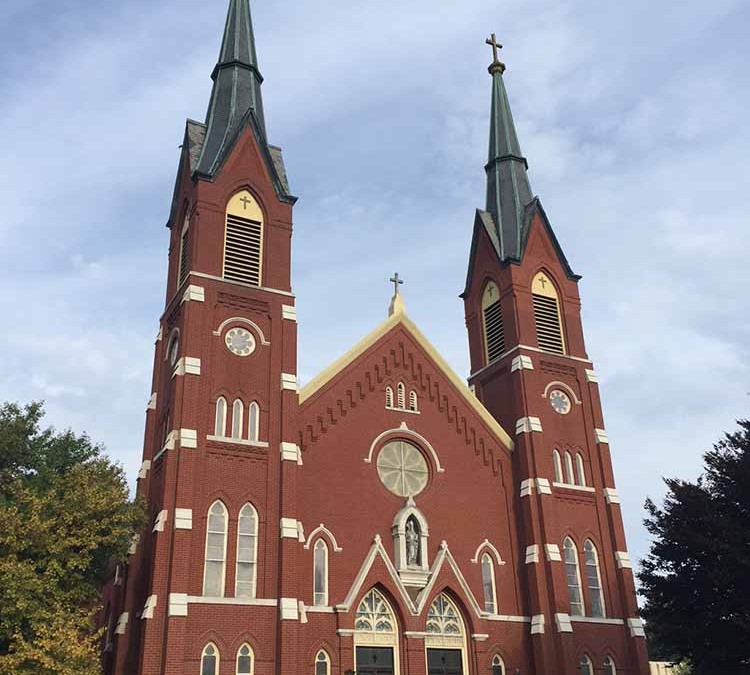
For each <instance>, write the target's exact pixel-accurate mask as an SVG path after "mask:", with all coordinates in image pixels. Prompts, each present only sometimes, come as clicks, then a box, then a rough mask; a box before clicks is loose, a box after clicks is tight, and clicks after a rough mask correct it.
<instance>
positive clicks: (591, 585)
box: [583, 539, 604, 617]
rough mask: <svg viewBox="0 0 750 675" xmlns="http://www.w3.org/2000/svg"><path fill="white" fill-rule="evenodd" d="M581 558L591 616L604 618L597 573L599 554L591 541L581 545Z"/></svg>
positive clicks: (599, 581)
mask: <svg viewBox="0 0 750 675" xmlns="http://www.w3.org/2000/svg"><path fill="white" fill-rule="evenodd" d="M583 558H584V561H585V563H586V585H587V586H588V589H589V600H591V616H595V617H603V616H604V593H603V591H602V576H601V573H600V571H599V554H598V553H597V551H596V546H594V542H592V541H591V539H587V540H586V541H585V542H584V544H583Z"/></svg>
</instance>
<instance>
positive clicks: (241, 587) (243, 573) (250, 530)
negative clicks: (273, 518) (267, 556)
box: [234, 504, 258, 598]
mask: <svg viewBox="0 0 750 675" xmlns="http://www.w3.org/2000/svg"><path fill="white" fill-rule="evenodd" d="M257 567H258V512H257V511H256V510H255V507H254V506H253V505H252V504H245V506H243V507H242V510H241V511H240V517H239V521H238V523H237V578H236V581H235V586H234V594H235V595H236V596H237V597H238V598H254V597H255V583H256V578H257Z"/></svg>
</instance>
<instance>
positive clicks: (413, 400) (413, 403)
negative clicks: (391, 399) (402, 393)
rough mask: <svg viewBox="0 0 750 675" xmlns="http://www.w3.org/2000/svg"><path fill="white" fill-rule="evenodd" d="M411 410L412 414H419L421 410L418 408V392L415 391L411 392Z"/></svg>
mask: <svg viewBox="0 0 750 675" xmlns="http://www.w3.org/2000/svg"><path fill="white" fill-rule="evenodd" d="M409 410H411V411H412V412H417V411H418V410H419V408H418V407H417V392H416V391H414V390H413V389H412V391H410V392H409Z"/></svg>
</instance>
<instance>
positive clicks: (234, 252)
mask: <svg viewBox="0 0 750 675" xmlns="http://www.w3.org/2000/svg"><path fill="white" fill-rule="evenodd" d="M262 259H263V211H262V210H261V208H260V205H259V204H258V202H257V201H256V200H255V199H254V198H253V196H252V195H251V194H250V193H249V192H248V191H247V190H243V191H242V192H239V193H238V194H236V195H234V197H232V199H231V200H230V201H229V204H228V205H227V220H226V232H225V239H224V270H223V276H224V278H225V279H230V280H231V281H239V282H241V283H244V284H249V285H251V286H260V285H261V261H262Z"/></svg>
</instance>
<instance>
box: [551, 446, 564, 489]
mask: <svg viewBox="0 0 750 675" xmlns="http://www.w3.org/2000/svg"><path fill="white" fill-rule="evenodd" d="M552 463H553V464H554V465H555V483H564V482H565V481H564V480H563V470H562V461H561V460H560V451H559V450H553V451H552Z"/></svg>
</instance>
